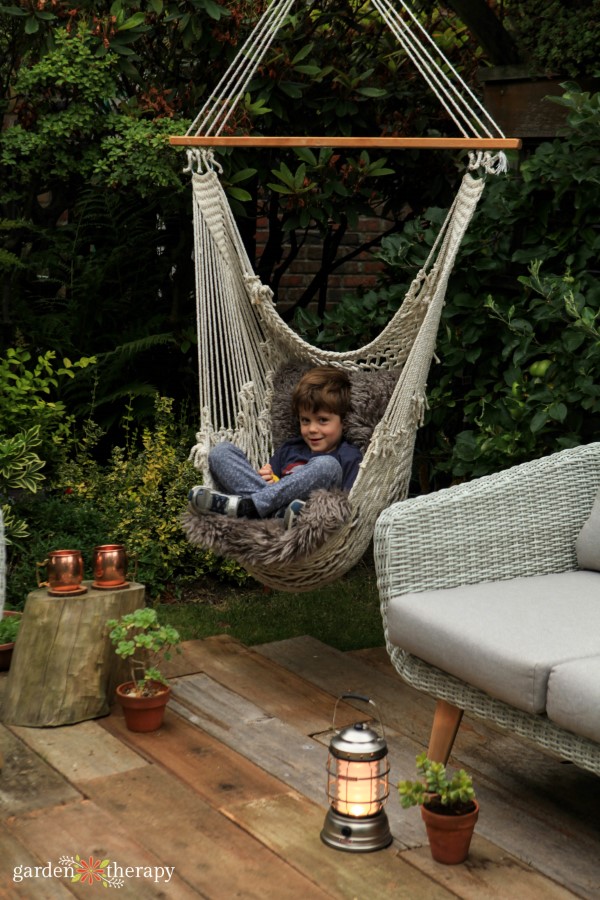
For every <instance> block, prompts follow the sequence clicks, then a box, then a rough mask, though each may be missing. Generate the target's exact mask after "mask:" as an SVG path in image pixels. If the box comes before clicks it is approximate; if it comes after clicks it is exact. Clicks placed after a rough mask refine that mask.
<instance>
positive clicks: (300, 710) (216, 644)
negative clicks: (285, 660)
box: [165, 635, 355, 734]
mask: <svg viewBox="0 0 600 900" xmlns="http://www.w3.org/2000/svg"><path fill="white" fill-rule="evenodd" d="M192 669H195V671H196V672H205V673H206V674H207V675H210V677H211V678H212V679H213V680H214V681H218V682H220V683H221V684H223V685H225V686H226V687H228V688H229V689H230V690H232V691H235V692H237V693H239V694H241V695H242V696H243V697H245V698H246V699H247V700H250V701H251V702H252V703H255V704H256V705H257V706H260V707H261V708H262V709H264V710H265V712H268V713H270V714H271V715H272V716H276V717H277V718H279V719H282V720H285V721H286V722H290V723H292V724H294V725H296V727H298V728H299V729H300V730H301V731H305V732H306V734H311V733H312V732H315V731H323V730H324V729H325V728H327V727H328V726H329V725H330V724H331V719H332V715H333V706H334V702H333V700H332V697H331V693H329V692H327V691H326V690H321V689H319V688H316V687H315V685H314V684H311V683H310V682H307V681H305V679H303V678H301V677H299V676H298V675H296V674H295V673H294V672H291V671H290V670H289V669H288V668H286V667H285V666H281V665H279V663H277V662H273V661H272V660H270V659H268V658H267V657H266V656H264V655H263V654H260V653H256V652H255V651H254V650H252V649H250V648H248V647H245V646H244V645H243V644H241V643H240V642H239V641H236V640H234V639H233V638H231V637H229V635H216V636H214V637H210V638H207V639H205V640H201V641H187V642H186V645H185V649H184V654H183V658H178V657H176V656H175V657H173V659H172V660H171V661H170V663H169V664H168V667H167V668H166V669H165V671H166V674H167V676H168V677H170V678H173V677H175V676H176V675H178V674H179V675H182V674H183V671H182V670H185V672H186V673H187V674H191V670H192ZM354 716H355V713H354V710H353V709H352V708H351V707H350V706H348V705H347V704H346V703H340V704H339V706H338V709H337V713H336V722H338V723H339V724H340V725H347V724H349V723H351V722H353V721H354Z"/></svg>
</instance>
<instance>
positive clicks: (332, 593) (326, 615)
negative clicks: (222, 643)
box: [156, 561, 383, 650]
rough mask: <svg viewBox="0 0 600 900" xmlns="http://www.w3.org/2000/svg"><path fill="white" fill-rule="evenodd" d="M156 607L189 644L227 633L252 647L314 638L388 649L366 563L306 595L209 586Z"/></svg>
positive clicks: (370, 569)
mask: <svg viewBox="0 0 600 900" xmlns="http://www.w3.org/2000/svg"><path fill="white" fill-rule="evenodd" d="M156 608H157V611H158V613H159V616H160V619H161V621H164V622H169V623H170V624H172V625H174V626H175V627H176V628H177V629H178V630H179V631H180V633H181V635H182V637H183V639H184V640H190V639H192V638H204V637H209V636H210V635H213V634H223V633H225V634H230V635H231V636H232V637H235V638H237V639H238V640H239V641H241V642H242V643H243V644H246V645H247V646H251V645H252V644H263V643H268V642H269V641H279V640H283V639H284V638H290V637H298V636H299V635H303V634H309V635H311V636H312V637H314V638H317V639H318V640H320V641H323V643H325V644H329V645H330V646H332V647H336V648H338V649H339V650H360V649H364V648H366V647H377V646H381V645H383V626H382V624H381V616H380V614H379V596H378V593H377V584H376V578H375V571H374V569H373V567H372V564H370V563H368V562H366V561H363V562H362V563H360V564H359V565H358V566H356V568H354V569H353V570H352V571H351V572H350V573H348V575H346V576H344V577H343V578H341V579H339V580H338V581H336V582H334V583H333V584H329V585H327V586H326V587H323V588H320V589H318V590H314V591H307V592H306V593H301V594H289V593H284V592H282V591H270V590H265V589H264V588H262V587H261V586H260V585H256V584H254V585H253V586H252V587H242V588H233V587H230V586H224V585H221V586H219V585H217V586H215V585H214V583H213V584H211V583H208V582H207V583H206V585H204V586H203V585H202V584H199V585H198V586H197V591H196V592H195V594H192V595H191V596H190V598H189V599H186V600H185V601H181V602H173V603H161V604H157V606H156Z"/></svg>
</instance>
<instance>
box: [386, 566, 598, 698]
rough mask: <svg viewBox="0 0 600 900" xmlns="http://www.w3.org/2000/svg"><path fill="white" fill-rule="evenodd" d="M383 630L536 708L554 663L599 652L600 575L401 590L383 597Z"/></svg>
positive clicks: (446, 667) (497, 693) (476, 682)
mask: <svg viewBox="0 0 600 900" xmlns="http://www.w3.org/2000/svg"><path fill="white" fill-rule="evenodd" d="M388 634H389V638H390V640H391V642H392V643H393V644H395V645H396V646H398V647H401V648H402V649H403V650H407V651H408V652H409V653H412V654H414V655H415V656H418V657H420V658H421V659H424V660H425V661H426V662H428V663H431V664H432V665H434V666H437V667H438V668H440V669H443V671H445V672H449V673H450V674H451V675H455V676H456V677H457V678H460V679H462V680H463V681H466V682H467V683H468V684H470V685H473V686H474V687H478V688H480V689H481V690H483V691H485V692H486V693H488V694H490V695H491V696H492V697H496V698H497V699H499V700H503V701H504V702H505V703H510V704H511V705H512V706H516V707H517V708H518V709H522V710H525V712H530V713H541V712H543V711H544V710H545V708H546V692H547V686H548V678H549V675H550V671H551V670H552V668H553V667H554V666H556V665H558V663H561V662H566V661H568V660H572V659H579V658H580V657H582V656H593V655H595V654H598V655H599V656H600V574H598V573H597V572H588V571H581V570H575V571H572V572H564V573H560V574H556V575H538V576H533V577H530V578H512V579H510V580H506V581H488V582H482V583H479V584H471V585H464V586H462V587H456V588H447V589H444V590H435V591H423V592H421V593H411V594H404V595H402V596H400V597H395V598H393V599H392V600H391V602H390V605H389V609H388Z"/></svg>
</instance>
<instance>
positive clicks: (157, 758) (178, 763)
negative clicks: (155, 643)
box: [102, 708, 288, 810]
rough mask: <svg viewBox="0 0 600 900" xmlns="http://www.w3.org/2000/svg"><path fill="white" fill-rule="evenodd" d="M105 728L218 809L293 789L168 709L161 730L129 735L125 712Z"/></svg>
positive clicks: (105, 723)
mask: <svg viewBox="0 0 600 900" xmlns="http://www.w3.org/2000/svg"><path fill="white" fill-rule="evenodd" d="M102 727H103V728H105V729H107V730H108V731H110V733H111V734H112V735H114V736H115V737H116V738H118V739H119V741H122V742H123V744H126V745H128V746H130V747H132V748H134V749H135V750H136V751H138V753H139V754H141V755H143V756H144V758H145V759H146V760H148V761H151V762H154V763H157V764H159V765H160V766H162V768H164V769H166V770H167V771H168V772H171V773H172V774H173V775H175V776H176V777H177V778H178V779H179V780H180V781H182V782H184V783H185V784H188V785H189V786H190V787H191V788H193V789H194V790H195V791H196V792H197V793H198V794H199V795H200V796H201V797H202V798H203V799H204V800H206V801H207V802H208V803H210V805H211V806H213V807H214V808H215V809H219V810H223V809H227V808H228V807H229V806H231V805H232V804H239V803H244V802H250V800H254V799H256V798H257V797H260V798H268V797H276V796H278V795H279V794H281V793H286V792H287V791H288V787H287V785H285V784H283V783H282V782H281V781H279V779H277V778H275V777H274V776H273V775H271V774H269V773H268V772H266V771H265V770H264V769H262V768H260V767H259V766H256V765H254V764H253V763H252V762H250V761H249V760H248V759H246V757H245V756H242V755H241V754H240V753H237V752H236V751H235V750H232V749H231V748H229V747H227V746H225V744H222V743H220V742H219V741H217V740H216V739H215V738H213V737H211V736H210V735H209V734H207V733H206V732H205V731H203V730H202V729H201V728H196V727H195V726H193V725H190V724H189V722H187V721H186V720H185V719H183V718H181V716H178V715H177V714H176V713H174V712H172V710H171V709H169V708H167V710H166V713H165V720H164V724H163V727H162V728H161V729H159V731H155V732H151V733H149V734H140V733H137V732H134V731H129V730H128V729H127V727H126V725H125V720H124V718H123V715H122V713H121V712H120V711H117V710H115V712H114V714H113V715H111V716H107V718H105V719H102Z"/></svg>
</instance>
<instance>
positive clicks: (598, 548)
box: [575, 491, 600, 572]
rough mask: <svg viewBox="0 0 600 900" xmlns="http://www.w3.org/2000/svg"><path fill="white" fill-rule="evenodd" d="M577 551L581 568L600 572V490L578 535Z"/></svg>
mask: <svg viewBox="0 0 600 900" xmlns="http://www.w3.org/2000/svg"><path fill="white" fill-rule="evenodd" d="M575 551H576V553H577V562H578V564H579V568H580V569H595V570H596V571H597V572H600V491H598V493H597V494H596V499H595V500H594V505H593V506H592V511H591V513H590V515H589V518H588V519H586V521H585V522H584V525H583V528H582V529H581V531H580V532H579V535H578V536H577V541H576V542H575Z"/></svg>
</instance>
